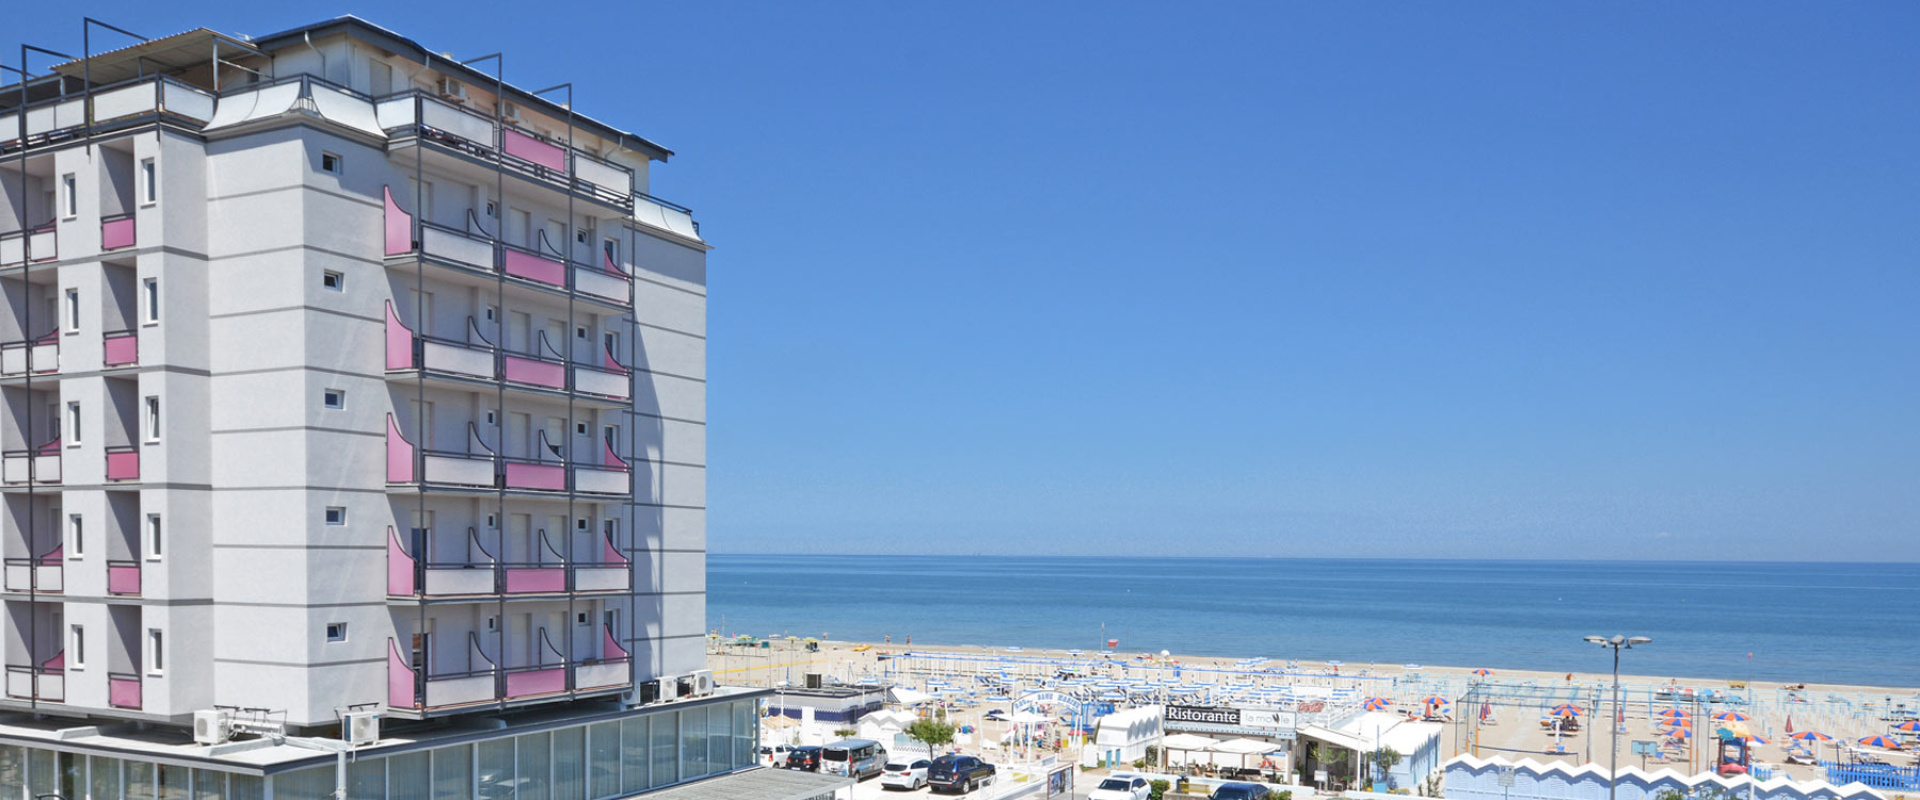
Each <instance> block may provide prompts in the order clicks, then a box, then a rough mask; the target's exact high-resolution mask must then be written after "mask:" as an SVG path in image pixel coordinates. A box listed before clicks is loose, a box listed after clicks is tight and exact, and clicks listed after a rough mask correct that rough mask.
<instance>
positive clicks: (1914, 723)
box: [1893, 719, 1920, 733]
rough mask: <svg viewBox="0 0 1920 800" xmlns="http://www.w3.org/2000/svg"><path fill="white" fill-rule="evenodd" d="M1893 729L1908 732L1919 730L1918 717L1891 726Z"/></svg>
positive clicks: (1919, 722) (1919, 721)
mask: <svg viewBox="0 0 1920 800" xmlns="http://www.w3.org/2000/svg"><path fill="white" fill-rule="evenodd" d="M1893 729H1894V730H1896V731H1906V732H1908V733H1913V732H1915V731H1920V719H1910V720H1907V721H1906V722H1902V723H1900V724H1898V725H1895V726H1893Z"/></svg>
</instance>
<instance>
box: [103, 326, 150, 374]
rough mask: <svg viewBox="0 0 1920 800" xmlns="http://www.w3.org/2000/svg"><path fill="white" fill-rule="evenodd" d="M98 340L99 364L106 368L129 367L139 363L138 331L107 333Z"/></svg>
mask: <svg viewBox="0 0 1920 800" xmlns="http://www.w3.org/2000/svg"><path fill="white" fill-rule="evenodd" d="M100 338H101V362H102V363H104V364H105V365H106V366H108V367H130V366H135V365H138V364H139V363H140V333H139V331H133V330H121V331H107V332H106V333H103V334H101V335H100Z"/></svg>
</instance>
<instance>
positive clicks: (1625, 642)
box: [1587, 636, 1653, 800]
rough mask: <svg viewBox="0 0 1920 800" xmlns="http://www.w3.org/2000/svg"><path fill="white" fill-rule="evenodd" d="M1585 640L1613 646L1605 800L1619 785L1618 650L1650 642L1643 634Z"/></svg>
mask: <svg viewBox="0 0 1920 800" xmlns="http://www.w3.org/2000/svg"><path fill="white" fill-rule="evenodd" d="M1587 641H1589V642H1592V643H1594V644H1597V645H1600V646H1601V647H1611V648H1613V709H1612V711H1611V712H1610V713H1608V715H1607V727H1609V728H1612V729H1613V747H1612V748H1611V749H1612V753H1613V754H1612V756H1611V757H1610V758H1609V759H1608V761H1607V800H1614V797H1613V792H1614V788H1615V787H1617V786H1619V785H1620V723H1621V716H1622V715H1621V713H1620V651H1622V650H1632V649H1633V646H1634V645H1636V644H1648V643H1650V642H1652V641H1653V640H1652V639H1649V638H1647V637H1645V636H1589V637H1587Z"/></svg>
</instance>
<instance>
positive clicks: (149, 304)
mask: <svg viewBox="0 0 1920 800" xmlns="http://www.w3.org/2000/svg"><path fill="white" fill-rule="evenodd" d="M140 302H141V303H142V304H144V305H146V309H145V311H146V313H145V314H143V315H141V317H140V324H141V325H142V326H151V325H158V324H160V279H159V278H147V279H145V280H142V281H140Z"/></svg>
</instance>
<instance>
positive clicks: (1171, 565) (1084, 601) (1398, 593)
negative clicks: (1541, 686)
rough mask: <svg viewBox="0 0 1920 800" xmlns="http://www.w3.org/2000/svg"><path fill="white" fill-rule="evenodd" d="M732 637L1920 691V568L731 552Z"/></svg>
mask: <svg viewBox="0 0 1920 800" xmlns="http://www.w3.org/2000/svg"><path fill="white" fill-rule="evenodd" d="M707 620H708V622H707V624H708V627H709V628H710V629H712V630H713V631H715V632H719V633H722V634H724V635H727V636H733V635H738V634H747V635H751V636H801V637H806V636H817V637H821V638H831V639H836V640H853V641H872V642H880V641H882V640H883V639H884V638H886V637H889V636H890V637H892V641H893V643H894V645H895V646H900V645H902V644H904V643H905V641H906V639H907V637H909V636H911V637H912V638H913V641H914V642H915V643H917V644H938V645H981V646H987V647H992V648H995V649H1000V648H1005V647H1009V646H1014V647H1021V648H1024V649H1037V648H1046V649H1068V648H1077V649H1081V650H1087V651H1094V650H1099V649H1103V648H1104V646H1105V645H1106V643H1107V642H1108V640H1115V639H1117V640H1118V641H1119V650H1120V651H1121V652H1125V653H1137V652H1153V653H1158V652H1160V651H1162V650H1165V651H1169V652H1172V653H1175V654H1181V655H1201V656H1227V657H1234V658H1252V657H1265V658H1269V659H1274V660H1313V661H1326V660H1339V661H1342V662H1344V663H1345V664H1346V665H1347V668H1348V669H1353V668H1358V667H1362V666H1365V665H1367V664H1380V665H1393V666H1399V665H1404V664H1423V665H1435V666H1440V665H1444V666H1452V667H1485V668H1488V669H1493V670H1496V671H1498V670H1500V669H1525V670H1544V671H1548V672H1561V671H1567V672H1607V671H1609V670H1611V669H1612V667H1613V662H1612V655H1611V653H1610V651H1607V650H1605V649H1603V648H1601V647H1597V646H1595V645H1592V644H1588V643H1587V642H1585V641H1583V640H1582V638H1583V637H1585V636H1588V635H1607V636H1611V635H1614V634H1626V635H1630V636H1648V637H1651V638H1652V639H1653V642H1652V643H1651V644H1648V645H1644V646H1641V647H1636V648H1634V649H1633V650H1631V651H1628V652H1626V653H1624V654H1623V655H1622V659H1621V667H1620V668H1621V672H1622V673H1625V674H1629V675H1642V676H1656V677H1661V678H1676V679H1680V680H1683V681H1684V680H1764V681H1781V682H1788V683H1837V684H1851V685H1861V686H1876V687H1920V564H1855V563H1791V564H1789V563H1730V562H1688V561H1668V562H1652V561H1647V562H1637V561H1636V562H1619V561H1464V560H1462V561H1455V560H1367V559H1271V558H1133V557H1129V558H1117V557H1025V556H1018V557H1016V556H977V555H973V556H961V555H941V556H897V555H777V556H762V555H724V554H715V555H711V556H709V557H708V561H707Z"/></svg>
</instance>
